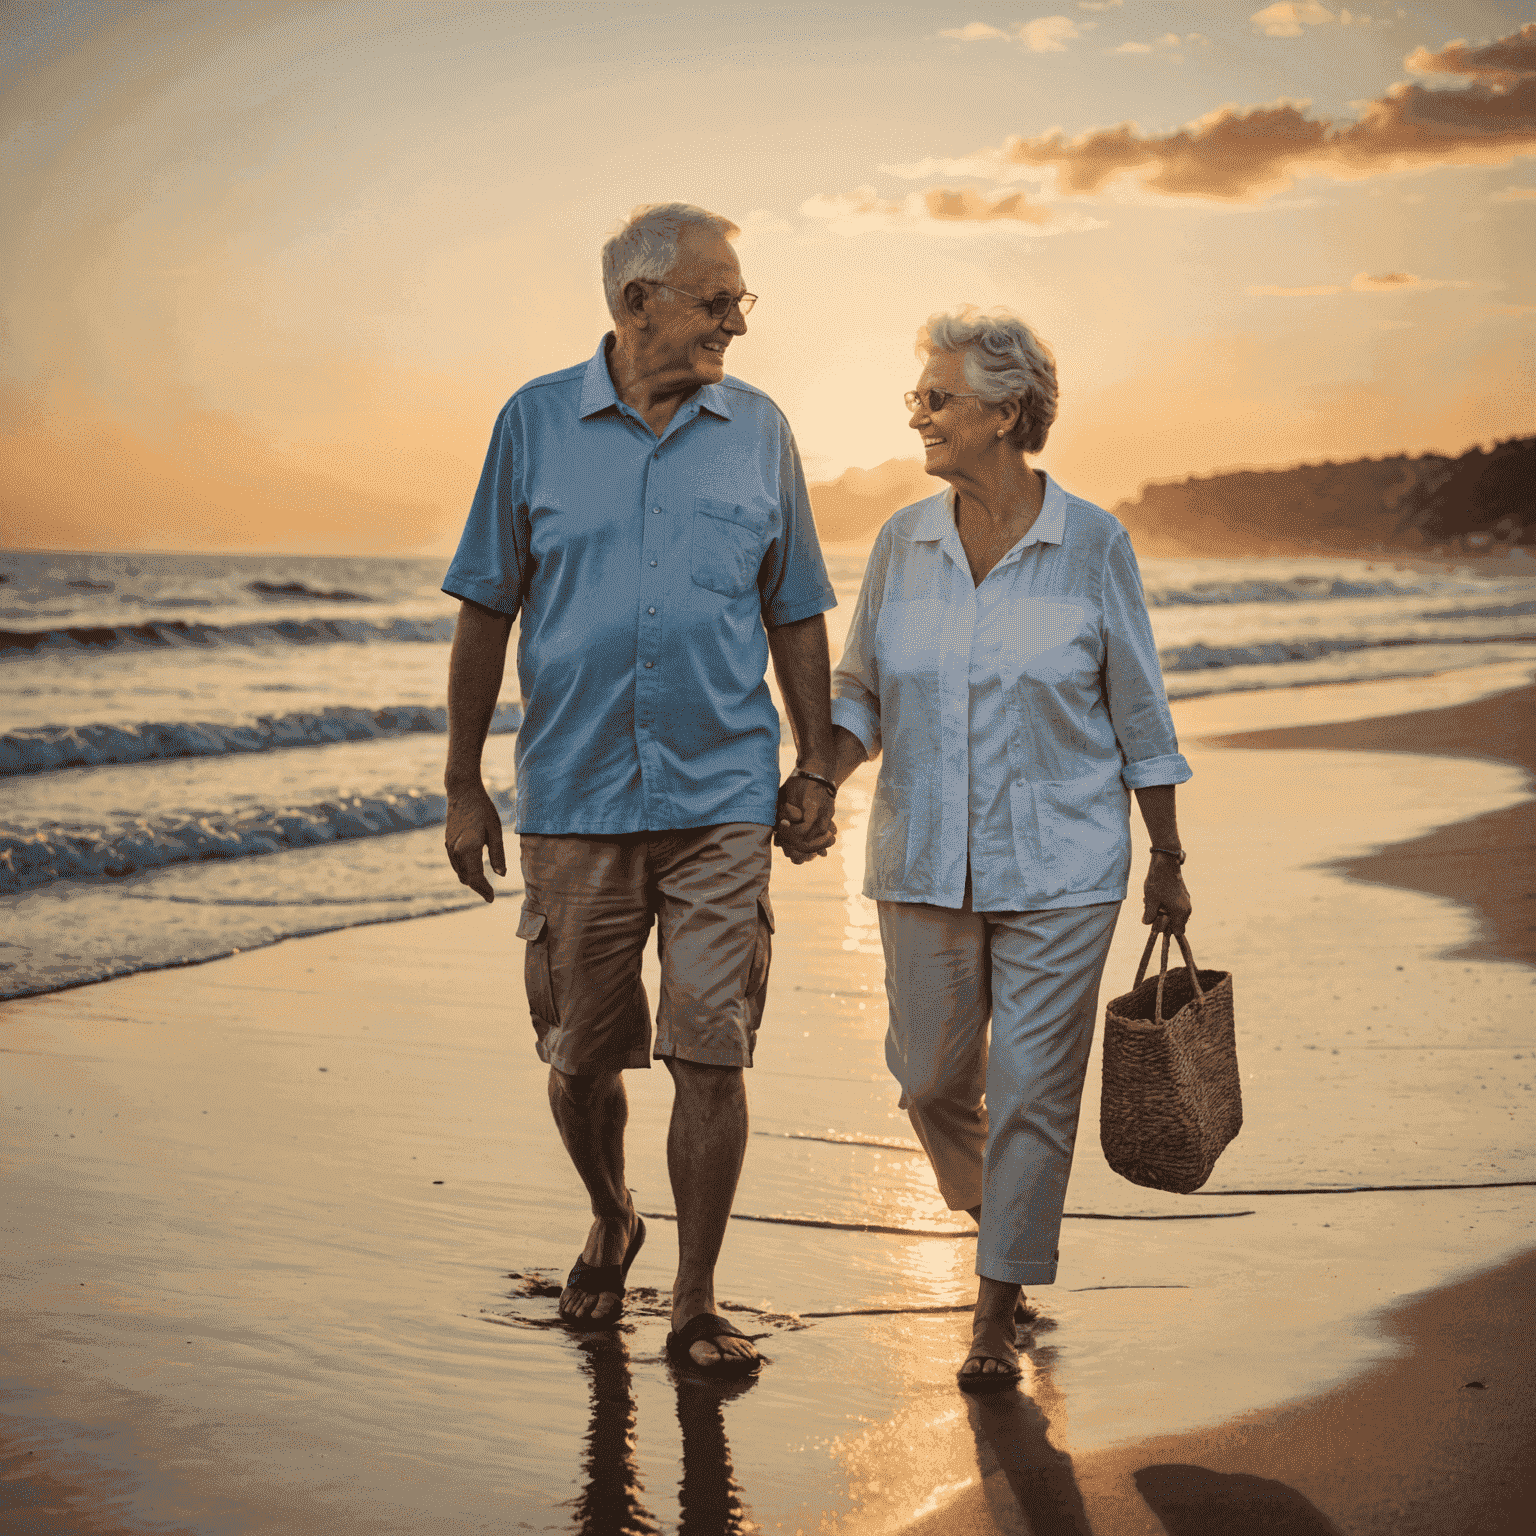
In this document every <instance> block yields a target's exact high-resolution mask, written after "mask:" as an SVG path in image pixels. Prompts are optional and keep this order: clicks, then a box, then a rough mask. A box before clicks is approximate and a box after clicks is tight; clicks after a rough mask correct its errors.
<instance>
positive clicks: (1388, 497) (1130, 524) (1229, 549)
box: [810, 437, 1536, 557]
mask: <svg viewBox="0 0 1536 1536" xmlns="http://www.w3.org/2000/svg"><path fill="white" fill-rule="evenodd" d="M939 488H940V482H938V481H935V480H933V479H932V478H931V477H930V476H928V475H927V474H926V473H924V471H923V466H922V462H921V461H920V460H918V459H889V460H887V461H886V462H885V463H884V464H881V465H879V466H877V467H876V468H874V469H850V470H848V471H846V472H845V473H844V474H842V475H839V476H838V478H837V479H836V480H829V481H825V482H823V483H821V484H819V485H813V486H811V488H810V490H811V501H812V504H813V505H814V507H815V509H816V524H817V527H818V529H819V530H820V532H821V537H822V538H823V539H825V540H826V541H828V542H829V543H835V542H839V541H842V540H850V539H864V538H870V537H873V535H874V534H875V533H876V532H877V531H878V530H879V528H880V525H881V524H882V523H883V522H884V521H885V520H886V518H888V517H889V516H890V515H891V513H892V512H894V511H896V510H897V509H898V508H899V507H904V506H906V505H908V504H909V503H910V502H914V501H920V500H921V499H922V498H923V497H925V496H931V495H933V494H934V492H935V491H936V490H938V489H939ZM1110 510H1111V511H1112V512H1113V513H1114V515H1115V516H1116V517H1118V518H1119V519H1120V521H1121V522H1123V523H1124V524H1125V526H1126V527H1127V528H1128V529H1129V530H1130V534H1131V538H1132V539H1133V541H1134V542H1135V545H1136V548H1137V549H1138V551H1140V553H1141V554H1142V555H1145V556H1160V557H1178V556H1201V555H1305V554H1320V553H1330V554H1380V553H1388V552H1395V553H1402V554H1414V555H1428V556H1431V557H1433V556H1436V555H1450V554H1456V555H1469V554H1497V553H1500V552H1503V551H1507V550H1508V549H1511V548H1514V547H1517V546H1521V545H1523V546H1525V547H1526V549H1527V551H1528V552H1529V553H1532V554H1536V437H1514V438H1508V439H1506V440H1505V441H1503V442H1499V443H1495V444H1494V445H1493V447H1492V448H1491V449H1489V450H1487V451H1484V450H1483V449H1482V448H1470V449H1468V450H1467V452H1465V453H1463V454H1461V455H1460V456H1459V457H1456V458H1451V457H1449V456H1447V455H1445V454H1439V453H1426V454H1421V455H1419V456H1418V457H1409V456H1408V455H1406V454H1400V455H1397V456H1394V457H1391V458H1384V459H1352V460H1349V461H1347V462H1345V463H1337V464H1336V463H1332V462H1325V463H1322V464H1296V465H1293V466H1291V467H1290V468H1288V469H1244V470H1234V471H1229V472H1227V473H1223V474H1215V475H1191V476H1190V477H1189V478H1188V479H1185V480H1174V481H1156V482H1152V483H1149V484H1147V485H1144V486H1143V487H1142V489H1141V494H1140V495H1139V496H1138V497H1137V498H1136V499H1135V500H1133V501H1122V502H1120V503H1119V504H1118V505H1116V506H1114V507H1112V508H1111V509H1110Z"/></svg>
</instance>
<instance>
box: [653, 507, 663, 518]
mask: <svg viewBox="0 0 1536 1536" xmlns="http://www.w3.org/2000/svg"><path fill="white" fill-rule="evenodd" d="M651 511H652V512H654V513H655V514H656V516H657V517H660V516H661V508H660V507H652V508H651Z"/></svg>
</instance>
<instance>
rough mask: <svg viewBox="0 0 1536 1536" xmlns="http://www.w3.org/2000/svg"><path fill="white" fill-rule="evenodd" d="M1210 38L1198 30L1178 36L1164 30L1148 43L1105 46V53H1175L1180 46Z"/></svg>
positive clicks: (1208, 40) (1202, 41) (1207, 40)
mask: <svg viewBox="0 0 1536 1536" xmlns="http://www.w3.org/2000/svg"><path fill="white" fill-rule="evenodd" d="M1209 42H1210V39H1209V38H1208V37H1205V36H1203V35H1202V34H1200V33H1199V32H1186V33H1185V34H1184V36H1183V37H1180V36H1179V34H1178V33H1177V32H1165V33H1163V35H1162V36H1161V37H1159V38H1155V39H1153V41H1152V42H1150V43H1121V44H1120V46H1119V47H1118V48H1107V49H1105V52H1106V53H1162V54H1177V53H1178V50H1179V49H1180V48H1183V47H1186V46H1188V45H1189V44H1191V43H1209Z"/></svg>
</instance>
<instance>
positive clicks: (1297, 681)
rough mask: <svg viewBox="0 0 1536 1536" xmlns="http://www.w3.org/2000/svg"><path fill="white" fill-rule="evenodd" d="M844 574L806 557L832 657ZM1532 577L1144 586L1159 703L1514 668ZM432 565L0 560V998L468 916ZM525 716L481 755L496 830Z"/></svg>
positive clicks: (503, 720)
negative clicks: (453, 814) (334, 935)
mask: <svg viewBox="0 0 1536 1536" xmlns="http://www.w3.org/2000/svg"><path fill="white" fill-rule="evenodd" d="M867 548H868V546H867V544H863V545H857V546H855V545H832V546H829V548H828V551H827V556H828V566H829V569H830V571H831V574H832V578H833V582H834V585H835V587H836V589H837V593H838V598H839V604H840V606H839V608H838V609H837V610H836V611H835V612H834V613H833V614H831V615H829V623H830V626H831V630H832V636H833V643H834V651H835V648H836V646H837V645H838V644H839V643H840V642H841V639H842V636H843V634H844V633H845V632H846V627H847V623H848V620H849V618H850V617H851V614H852V610H853V604H854V601H855V599H856V597H857V594H858V587H859V580H860V577H861V575H862V571H863V566H864V560H865V558H866V555H867ZM1529 564H1530V563H1529V562H1526V561H1521V562H1519V563H1518V564H1517V563H1516V562H1515V561H1501V562H1499V563H1498V564H1497V565H1493V564H1489V565H1487V566H1478V567H1473V566H1444V567H1427V566H1426V565H1425V563H1424V562H1415V563H1413V564H1406V563H1403V562H1398V563H1393V562H1392V561H1391V560H1390V559H1388V560H1383V559H1379V558H1378V559H1369V560H1368V559H1348V558H1335V557H1316V558H1305V559H1287V558H1280V559H1232V560H1223V559H1205V560H1187V559H1186V560H1147V561H1146V562H1145V563H1144V566H1143V577H1144V581H1145V586H1146V590H1147V598H1148V603H1149V606H1150V608H1151V613H1152V622H1153V628H1154V630H1155V632H1156V635H1157V640H1158V645H1159V649H1160V653H1161V656H1162V660H1163V668H1164V673H1165V676H1166V678H1167V684H1168V692H1169V695H1170V697H1171V698H1174V699H1179V698H1192V697H1197V696H1200V695H1206V694H1212V693H1227V692H1236V691H1244V690H1250V689H1260V688H1292V687H1300V686H1305V685H1308V684H1315V683H1324V682H1328V683H1333V682H1342V681H1350V680H1366V679H1380V678H1388V677H1403V676H1423V675H1429V674H1432V673H1438V672H1445V671H1450V670H1455V669H1459V668H1465V667H1474V666H1484V665H1487V664H1489V663H1493V662H1500V661H1519V660H1523V659H1526V658H1528V657H1530V656H1533V655H1536V574H1532V573H1530V571H1529ZM445 565H446V561H445V560H442V559H421V558H409V559H405V558H399V559H384V558H372V559H327V558H316V557H301V556H282V555H185V554H182V555H153V554H57V553H46V552H42V553H39V552H17V551H9V552H0V778H3V779H4V790H3V799H0V914H3V916H0V997H23V996H28V995H31V994H34V993H39V992H47V991H52V990H56V989H59V988H63V987H69V986H76V985H80V984H82V983H85V982H90V981H97V980H102V979H105V978H106V977H109V976H117V975H123V974H127V973H130V972H133V971H139V970H146V969H153V968H157V967H161V966H168V965H178V964H190V963H195V962H198V961H202V960H207V959H211V958H214V957H216V956H219V955H225V954H230V953H234V952H239V951H241V950H245V949H250V948H254V947H257V946H260V945H264V944H270V943H274V942H276V941H278V940H280V939H283V938H289V937H293V936H295V935H299V934H307V933H318V932H323V931H326V930H329V929H335V928H342V927H350V926H354V925H357V924H362V923H375V922H384V921H397V920H401V919H406V918H414V917H422V916H425V915H427V914H430V913H435V912H444V911H450V910H453V909H455V908H459V907H465V906H473V905H475V904H476V903H477V901H478V898H476V897H474V896H472V895H471V894H470V893H469V892H467V891H466V890H465V889H464V888H463V887H462V886H460V885H459V883H458V881H457V880H456V878H455V877H454V875H453V874H452V872H451V870H450V869H449V868H448V865H447V862H446V860H445V859H444V857H443V853H442V844H441V833H440V831H439V827H440V824H441V822H442V818H443V814H444V798H443V793H442V783H441V778H442V762H443V747H444V731H445V729H446V711H445V707H444V693H445V681H446V674H447V653H448V645H449V642H450V640H451V637H452V630H453V620H454V613H455V609H456V604H455V603H454V601H453V600H452V599H450V598H448V597H446V596H445V595H444V594H443V593H442V592H441V591H440V590H439V585H438V584H439V582H440V581H441V578H442V574H443V570H444V568H445ZM507 686H508V691H509V693H511V692H515V689H516V679H515V675H514V674H513V669H512V668H510V667H509V669H508V685H507ZM520 718H521V712H520V709H519V706H518V704H517V703H516V701H515V699H514V698H511V697H509V698H507V699H506V700H505V701H504V702H503V703H502V705H501V707H500V709H499V710H498V712H497V716H496V719H495V721H494V723H493V726H492V733H493V734H492V737H491V739H490V740H489V741H488V743H487V747H486V754H485V761H486V776H487V782H488V784H489V786H490V788H491V790H492V792H493V794H494V795H495V796H496V798H497V800H498V802H499V803H500V804H501V806H502V807H503V810H504V811H505V812H507V813H508V821H509V823H510V809H511V806H512V790H513V769H512V752H513V746H514V742H515V732H516V729H517V725H518V722H519V720H520ZM786 739H787V732H786ZM514 857H515V856H514Z"/></svg>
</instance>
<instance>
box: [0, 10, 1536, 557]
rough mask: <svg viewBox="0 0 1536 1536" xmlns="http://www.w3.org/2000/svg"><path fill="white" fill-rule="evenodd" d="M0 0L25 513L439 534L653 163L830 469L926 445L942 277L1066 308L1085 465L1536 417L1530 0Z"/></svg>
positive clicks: (14, 527)
mask: <svg viewBox="0 0 1536 1536" xmlns="http://www.w3.org/2000/svg"><path fill="white" fill-rule="evenodd" d="M7 33H8V36H7V38H6V41H5V42H4V44H3V45H0V46H3V49H4V96H3V102H0V112H3V115H4V121H5V148H4V150H3V151H0V153H3V162H0V169H3V175H4V180H5V183H6V185H7V187H8V189H9V193H10V197H9V202H10V204H11V210H12V216H11V218H9V219H8V220H7V221H6V225H5V228H4V232H3V233H0V249H3V252H4V262H5V268H6V272H7V282H6V285H5V294H4V300H3V303H4V317H3V323H4V328H5V335H6V340H7V343H8V345H7V348H6V358H5V363H4V368H3V373H0V423H3V428H0V430H3V433H4V438H5V446H4V471H3V472H4V482H5V493H4V503H3V517H4V533H3V536H0V542H3V543H5V544H7V545H11V546H24V547H25V546H29V547H38V548H74V549H93V548H94V549H102V548H119V549H127V548H158V549H177V548H184V549H196V548H207V549H221V548H222V549H240V548H248V549H288V550H296V551H297V550H303V551H316V552H318V551H328V552H337V553H344V552H357V553H380V552H389V551H402V552H405V551H438V550H442V549H446V548H449V547H451V545H452V542H453V539H454V537H455V536H456V533H457V530H458V528H459V526H460V525H461V523H462V519H463V515H464V511H465V508H466V506H467V504H468V500H469V497H470V494H471V493H472V491H473V487H474V483H475V478H476V474H477V470H478V465H479V461H480V458H481V455H482V454H483V452H484V448H485V443H486V440H487V437H488V434H489V430H490V425H491V422H492V419H493V417H494V415H495V412H496V410H497V409H498V408H499V406H500V405H501V403H502V402H503V401H504V400H505V398H506V397H507V396H508V395H509V394H510V393H511V392H512V391H513V390H514V389H515V388H516V387H517V386H518V385H519V384H521V383H522V382H524V381H525V380H526V379H528V378H530V377H532V376H535V375H537V374H539V373H542V372H546V371H549V370H552V369H555V368H559V367H564V366H567V365H568V364H570V363H572V362H574V361H577V360H579V359H581V358H584V357H587V356H589V355H590V353H591V351H592V349H593V347H594V345H595V343H596V340H597V338H598V336H600V335H601V333H602V332H603V330H604V329H606V328H607V325H608V319H607V315H606V312H605V310H604V307H603V302H602V297H601V292H600V288H599V283H598V274H597V250H598V247H599V245H600V243H601V241H602V239H603V238H604V237H605V236H606V234H607V233H608V231H609V230H610V229H611V228H612V227H613V226H614V224H615V223H616V221H618V220H619V219H621V218H622V217H623V216H624V215H625V214H626V213H627V212H628V211H629V210H630V208H632V207H633V206H634V205H636V204H638V203H642V202H648V201H655V200H663V199H685V200H690V201H695V202H698V203H701V204H703V205H705V206H707V207H710V208H714V209H717V210H719V211H720V212H722V213H725V214H727V215H728V216H730V217H731V218H733V219H735V220H736V221H737V222H738V223H740V224H741V225H742V227H743V235H742V237H741V240H740V243H739V252H740V255H741V260H742V264H743V270H744V273H745V276H746V280H747V282H748V284H749V285H750V287H751V288H752V290H753V291H754V292H757V293H760V294H761V295H762V296H763V299H762V303H761V304H760V306H759V307H758V309H757V310H756V311H755V312H754V313H753V315H752V318H751V328H750V332H749V334H748V335H747V336H746V337H745V338H743V340H742V341H741V342H740V343H739V344H738V346H737V348H736V349H735V350H733V352H732V361H731V366H732V371H733V372H735V373H737V374H739V375H740V376H742V377H744V378H746V379H748V380H750V381H751V382H753V383H755V384H758V385H760V386H762V387H763V388H765V389H767V390H768V391H769V393H770V394H772V395H773V397H774V398H775V399H776V400H777V401H778V403H779V404H780V406H781V407H782V408H783V409H784V410H785V412H786V413H787V415H788V416H789V419H790V421H791V423H792V425H793V427H794V429H795V431H796V434H797V437H798V439H799V442H800V444H801V448H802V451H803V453H804V455H805V458H806V463H807V469H808V472H809V474H810V477H811V478H812V479H813V480H817V479H827V478H831V477H832V476H835V475H836V474H838V473H840V472H841V471H842V470H843V469H845V468H847V467H849V466H850V465H859V466H865V467H869V466H873V465H875V464H878V463H880V462H882V461H884V460H887V459H891V458H898V457H908V456H911V454H912V450H913V441H912V437H911V433H910V431H909V429H908V427H907V417H906V412H905V411H904V410H903V409H902V407H901V403H900V402H901V394H902V391H903V390H904V389H906V388H910V387H911V384H912V381H913V378H914V377H915V374H916V363H915V361H914V359H913V357H912V351H911V341H912V336H913V334H914V332H915V331H916V329H917V327H918V325H919V324H920V323H921V322H922V320H923V319H924V318H925V317H926V316H927V315H928V314H929V313H930V312H932V311H934V310H937V309H941V308H949V307H951V306H953V305H954V304H956V303H959V302H962V301H969V302H974V303H978V304H982V305H992V304H1004V305H1007V306H1009V307H1011V308H1014V309H1016V310H1018V311H1019V312H1021V313H1022V314H1024V315H1025V316H1026V317H1027V318H1028V319H1029V320H1030V322H1031V323H1032V324H1033V325H1035V326H1036V327H1037V328H1038V330H1039V331H1040V333H1041V334H1042V335H1043V336H1045V337H1046V338H1047V339H1048V340H1049V341H1050V342H1051V344H1052V345H1053V347H1054V349H1055V352H1056V355H1057V358H1058V360H1059V364H1060V371H1061V379H1062V410H1061V416H1060V420H1059V424H1058V426H1057V428H1056V429H1055V432H1054V434H1053V436H1052V439H1051V442H1050V444H1049V445H1048V447H1047V450H1046V452H1045V454H1044V455H1043V457H1042V462H1043V463H1044V464H1046V465H1047V466H1048V467H1049V468H1050V469H1051V470H1052V472H1053V473H1054V474H1056V475H1057V477H1058V478H1059V479H1060V480H1062V482H1063V483H1064V484H1067V485H1069V486H1070V487H1071V488H1072V489H1073V490H1075V491H1077V492H1078V493H1080V494H1082V495H1085V496H1089V497H1092V498H1094V499H1096V500H1098V501H1100V502H1102V503H1105V504H1113V503H1114V502H1116V501H1117V500H1119V499H1121V498H1123V497H1127V496H1133V495H1134V494H1135V493H1136V491H1137V490H1138V488H1139V487H1140V486H1141V484H1142V483H1143V482H1145V481H1147V480H1153V479H1158V478H1168V477H1173V476H1183V475H1186V474H1192V473H1200V472H1207V471H1211V470H1216V469H1223V468H1230V467H1236V466H1242V465H1281V464H1288V463H1293V462H1297V461H1301V460H1313V459H1322V458H1334V459H1340V458H1353V457H1359V456H1363V455H1386V454H1393V453H1399V452H1414V453H1416V452H1423V451H1425V450H1429V449H1437V450H1440V451H1443V452H1446V453H1458V452H1460V451H1462V450H1463V449H1464V448H1466V447H1467V446H1468V445H1469V444H1472V443H1476V442H1487V441H1490V440H1492V439H1494V438H1497V437H1500V436H1509V435H1512V434H1516V433H1522V432H1528V431H1530V429H1531V425H1530V424H1531V420H1532V406H1533V400H1536V391H1533V380H1532V369H1531V361H1530V359H1531V355H1532V352H1531V341H1532V334H1531V333H1532V323H1533V320H1536V290H1533V288H1532V286H1531V278H1530V262H1529V259H1528V258H1529V252H1530V249H1531V240H1532V237H1533V234H1536V230H1533V228H1532V219H1533V217H1536V213H1533V196H1536V188H1533V186H1532V178H1533V176H1536V170H1533V166H1532V159H1531V157H1532V155H1533V154H1536V27H1533V26H1532V25H1530V24H1527V23H1526V21H1525V15H1524V14H1523V13H1522V12H1521V11H1520V10H1519V9H1518V8H1516V7H1513V6H1511V5H1506V4H1477V3H1458V4H1430V5H1420V6H1415V7H1413V8H1412V9H1411V10H1403V9H1400V8H1397V7H1391V8H1389V9H1387V10H1384V11H1382V12H1380V13H1379V14H1375V13H1373V14H1372V15H1370V16H1363V15H1354V14H1351V13H1350V12H1349V11H1344V10H1340V11H1333V10H1330V9H1329V8H1327V7H1325V6H1322V5H1314V4H1303V5H1273V6H1269V7H1268V8H1267V9H1263V10H1260V9H1257V8H1255V10H1254V11H1253V13H1252V15H1251V16H1250V15H1249V13H1248V10H1247V8H1246V7H1237V8H1234V7H1230V6H1226V5H1219V4H1216V3H1215V0H1127V3H1126V4H1124V5H1118V4H1104V3H1100V0H1092V3H1077V4H1074V5H1072V6H1070V7H1068V8H1067V14H1065V15H1054V16H1039V17H1031V16H1027V15H1024V14H1022V13H1020V14H1017V15H1015V14H1013V13H1009V12H1003V11H997V12H993V11H986V10H983V11H970V10H963V9H961V10H951V11H945V10H943V9H942V8H940V9H937V10H936V9H935V8H934V7H932V6H931V5H915V4H906V3H898V4H892V5H886V6H881V7H878V8H876V7H868V6H852V7H842V8H834V9H833V10H832V11H831V12H827V11H825V10H823V9H822V8H819V7H812V6H809V5H798V4H795V5H772V6H746V5H734V4H727V5H719V4H716V5H711V6H707V7H706V6H699V5H690V4H661V5H647V6H633V5H628V4H606V3H585V4H555V5H544V4H526V5H525V4H513V3H507V4H458V3H449V0H443V3H434V4H430V5H428V4H382V3H373V0H370V3H367V4H362V3H347V0H338V3H324V4H312V5H278V6H270V5H255V4H234V5H211V4H209V5H203V4H189V5H177V6H152V7H140V6H123V5H108V4H84V5H77V6H69V7H64V6H44V5H23V6H21V7H17V8H13V9H12V10H11V12H10V14H9V20H8V25H7ZM1522 256H1524V257H1525V258H1526V259H1525V260H1524V261H1523V262H1522V260H1521V259H1520V258H1521V257H1522Z"/></svg>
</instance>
